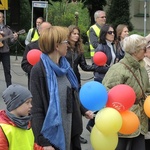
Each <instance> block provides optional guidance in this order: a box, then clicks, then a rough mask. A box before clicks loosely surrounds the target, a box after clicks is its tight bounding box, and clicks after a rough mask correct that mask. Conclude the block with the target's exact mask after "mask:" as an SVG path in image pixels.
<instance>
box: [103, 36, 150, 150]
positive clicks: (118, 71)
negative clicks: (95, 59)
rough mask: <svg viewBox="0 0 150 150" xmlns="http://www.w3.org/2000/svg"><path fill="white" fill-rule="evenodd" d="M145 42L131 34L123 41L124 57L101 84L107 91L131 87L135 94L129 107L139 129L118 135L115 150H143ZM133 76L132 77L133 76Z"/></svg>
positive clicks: (145, 80)
mask: <svg viewBox="0 0 150 150" xmlns="http://www.w3.org/2000/svg"><path fill="white" fill-rule="evenodd" d="M146 45H147V41H146V39H145V38H144V37H142V36H140V35H136V34H133V35H131V36H128V37H126V38H125V39H124V43H123V48H124V50H125V56H124V58H123V59H121V60H120V62H118V63H116V64H115V65H113V66H112V67H110V69H109V70H108V72H107V73H106V75H105V77H104V79H103V81H102V83H103V85H104V86H105V87H106V88H107V90H109V89H111V88H113V87H114V86H116V85H118V84H126V85H129V86H130V87H132V88H133V89H134V91H135V94H136V101H135V104H134V105H133V106H132V107H131V111H133V112H134V113H135V114H136V115H137V116H138V118H139V120H140V127H139V128H138V130H137V131H136V132H134V133H133V134H130V135H123V134H119V142H118V146H117V148H116V150H129V149H130V150H145V139H144V135H145V134H146V133H147V132H148V117H147V116H146V115H145V113H144V110H143V102H144V100H145V93H150V89H149V82H148V75H147V72H146V69H145V67H144V65H141V64H143V63H142V62H143V58H144V54H145V50H146ZM133 74H134V75H133Z"/></svg>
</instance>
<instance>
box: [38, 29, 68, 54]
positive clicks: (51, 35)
mask: <svg viewBox="0 0 150 150" xmlns="http://www.w3.org/2000/svg"><path fill="white" fill-rule="evenodd" d="M67 36H68V29H67V28H65V27H61V26H52V27H51V28H49V29H45V30H43V32H42V33H41V35H40V38H39V47H40V49H41V51H42V52H43V53H46V54H51V53H52V52H54V50H55V49H56V47H57V44H60V43H61V42H62V41H64V40H67Z"/></svg>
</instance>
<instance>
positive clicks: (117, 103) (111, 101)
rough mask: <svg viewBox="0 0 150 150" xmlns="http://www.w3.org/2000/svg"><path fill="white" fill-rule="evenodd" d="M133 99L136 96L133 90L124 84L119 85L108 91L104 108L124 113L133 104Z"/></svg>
mask: <svg viewBox="0 0 150 150" xmlns="http://www.w3.org/2000/svg"><path fill="white" fill-rule="evenodd" d="M135 99H136V95H135V92H134V90H133V88H131V87H130V86H128V85H125V84H119V85H116V86H114V87H113V88H112V89H110V90H109V92H108V101H107V104H106V106H107V107H112V108H114V109H117V110H118V111H125V110H127V109H129V108H130V107H131V106H132V105H133V104H134V103H135Z"/></svg>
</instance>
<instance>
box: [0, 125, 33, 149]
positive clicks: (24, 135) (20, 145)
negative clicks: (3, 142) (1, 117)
mask: <svg viewBox="0 0 150 150" xmlns="http://www.w3.org/2000/svg"><path fill="white" fill-rule="evenodd" d="M0 126H1V128H2V129H3V132H4V133H5V135H6V137H7V140H8V142H9V150H33V148H34V135H33V132H32V129H29V130H23V129H21V128H18V127H14V126H12V125H8V124H2V123H1V124H0Z"/></svg>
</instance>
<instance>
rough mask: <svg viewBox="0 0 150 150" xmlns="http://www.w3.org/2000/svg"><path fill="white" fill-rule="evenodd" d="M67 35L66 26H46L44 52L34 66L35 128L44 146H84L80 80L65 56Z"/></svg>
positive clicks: (64, 149) (63, 149)
mask: <svg viewBox="0 0 150 150" xmlns="http://www.w3.org/2000/svg"><path fill="white" fill-rule="evenodd" d="M67 35H68V30H67V28H64V27H59V26H53V27H51V28H50V29H45V30H44V31H43V32H42V34H41V35H40V38H39V46H40V49H41V50H42V52H43V54H42V55H41V59H40V61H39V62H38V63H37V64H36V65H35V66H34V67H33V68H32V70H31V78H30V79H31V83H30V88H31V93H32V95H33V100H32V111H31V113H32V116H33V117H32V128H33V133H34V136H35V142H36V143H37V144H38V145H40V146H41V147H43V149H44V150H81V146H80V140H79V137H80V134H81V133H82V119H81V112H80V105H79V102H78V98H77V94H76V93H77V91H78V81H77V78H76V76H75V74H74V72H73V70H72V68H71V67H70V65H69V63H68V61H67V60H66V58H65V55H66V53H67V46H68V43H67V41H66V39H67ZM75 122H78V127H75V126H74V125H73V124H74V123H75ZM72 135H74V136H73V137H72Z"/></svg>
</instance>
